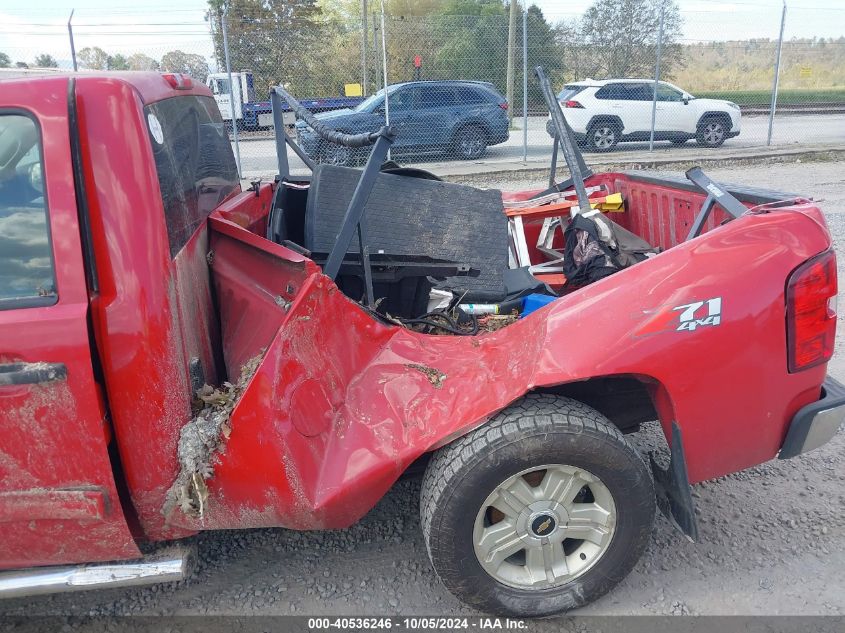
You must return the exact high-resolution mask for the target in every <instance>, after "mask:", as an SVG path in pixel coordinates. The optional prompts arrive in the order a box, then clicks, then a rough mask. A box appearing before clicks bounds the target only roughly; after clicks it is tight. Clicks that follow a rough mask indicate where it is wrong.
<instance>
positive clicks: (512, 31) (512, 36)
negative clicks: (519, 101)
mask: <svg viewBox="0 0 845 633" xmlns="http://www.w3.org/2000/svg"><path fill="white" fill-rule="evenodd" d="M518 13H519V0H511V11H510V21H509V23H508V73H507V79H506V83H507V100H508V106H509V107H508V120H509V121H513V74H514V72H513V71H514V58H515V57H516V18H517V16H518Z"/></svg>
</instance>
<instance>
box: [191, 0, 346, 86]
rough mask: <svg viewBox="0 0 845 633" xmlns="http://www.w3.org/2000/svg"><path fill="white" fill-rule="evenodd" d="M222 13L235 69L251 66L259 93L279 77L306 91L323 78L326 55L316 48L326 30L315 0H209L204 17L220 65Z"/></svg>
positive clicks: (222, 64)
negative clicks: (319, 54) (224, 17)
mask: <svg viewBox="0 0 845 633" xmlns="http://www.w3.org/2000/svg"><path fill="white" fill-rule="evenodd" d="M224 13H225V15H226V16H227V17H226V28H227V33H228V37H229V57H230V61H231V63H232V71H233V72H236V71H240V70H244V69H247V68H248V69H251V70H252V71H253V73H254V76H255V87H256V91H257V92H258V93H259V95H261V96H262V97H266V93H267V90H268V88H269V86H270V85H271V84H278V83H285V84H287V85H288V86H289V87H290V88H291V90H292V91H293V92H294V93H297V94H300V95H302V94H303V92H309V91H310V90H308V88H310V87H311V86H312V85H313V84H316V83H321V82H323V80H324V78H325V75H324V73H323V71H322V68H321V66H322V64H323V62H324V60H322V59H319V58H317V56H316V55H315V49H314V44H315V43H316V42H319V41H320V37H321V35H322V29H321V26H322V25H321V24H320V23H319V21H318V18H319V16H320V10H319V7H318V6H317V3H316V0H209V1H208V13H207V15H206V18H207V19H208V21H209V24H210V26H211V34H212V40H213V43H214V54H215V57H216V59H217V67H218V68H220V69H225V67H226V64H225V56H224V53H223V31H222V27H221V25H222V22H221V19H222V16H223V14H224ZM359 37H360V35H359ZM353 63H354V62H353Z"/></svg>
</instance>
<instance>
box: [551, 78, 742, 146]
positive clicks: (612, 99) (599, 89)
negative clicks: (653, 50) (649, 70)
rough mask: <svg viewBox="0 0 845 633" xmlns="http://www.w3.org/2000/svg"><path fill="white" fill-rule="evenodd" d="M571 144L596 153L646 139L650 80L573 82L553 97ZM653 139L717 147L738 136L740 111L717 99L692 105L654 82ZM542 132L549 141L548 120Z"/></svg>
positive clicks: (651, 91) (693, 100) (686, 95)
mask: <svg viewBox="0 0 845 633" xmlns="http://www.w3.org/2000/svg"><path fill="white" fill-rule="evenodd" d="M557 98H558V101H559V102H560V105H561V107H562V108H563V113H564V115H565V116H566V121H567V123H569V126H570V127H571V128H572V131H573V132H574V133H575V138H576V140H577V141H578V142H579V143H580V144H581V145H582V146H585V147H588V148H590V149H591V150H593V151H597V152H607V151H609V150H611V149H613V148H614V147H616V144H617V143H624V142H627V141H647V140H649V137H650V134H651V108H652V102H653V98H654V80H652V79H604V80H600V81H597V80H594V79H587V80H585V81H575V82H573V83H570V84H566V86H564V88H563V90H561V91H560V94H558V97H557ZM655 114H656V116H655V121H654V139H655V140H657V141H671V142H672V143H674V144H675V145H683V144H684V143H686V142H687V141H688V140H690V139H692V138H694V139H695V140H696V141H697V142H698V144H699V145H703V146H704V147H719V146H720V145H721V144H722V143H724V142H725V140H727V139H729V138H733V137H734V136H738V135H739V131H740V119H741V118H742V115H741V114H740V111H739V106H738V105H737V104H735V103H732V102H730V101H723V100H721V99H697V98H695V97H694V96H692V95H691V94H690V93H688V92H686V91H685V90H682V89H681V88H678V87H677V86H674V85H672V84H670V83H667V82H665V81H661V82H658V86H657V110H656V113H655ZM546 131H547V132H548V133H549V134H550V135H552V136H553V135H554V131H553V128H552V125H551V119H550V120H549V121H548V122H547V123H546Z"/></svg>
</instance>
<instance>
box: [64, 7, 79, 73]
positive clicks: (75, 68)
mask: <svg viewBox="0 0 845 633" xmlns="http://www.w3.org/2000/svg"><path fill="white" fill-rule="evenodd" d="M74 11H76V9H71V10H70V17H69V18H68V19H67V33H68V35H69V36H70V57H71V59H72V60H73V72H78V71H79V67H78V66H77V65H76V47H75V46H74V45H73V26H72V25H71V21H72V20H73V12H74Z"/></svg>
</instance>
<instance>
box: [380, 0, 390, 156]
mask: <svg viewBox="0 0 845 633" xmlns="http://www.w3.org/2000/svg"><path fill="white" fill-rule="evenodd" d="M381 58H382V67H383V70H384V124H385V125H387V126H388V127H390V104H389V103H388V100H387V86H388V83H387V36H386V34H385V32H384V0H381ZM387 159H388V160H390V145H389V144H388V146H387Z"/></svg>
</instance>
